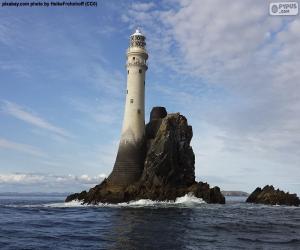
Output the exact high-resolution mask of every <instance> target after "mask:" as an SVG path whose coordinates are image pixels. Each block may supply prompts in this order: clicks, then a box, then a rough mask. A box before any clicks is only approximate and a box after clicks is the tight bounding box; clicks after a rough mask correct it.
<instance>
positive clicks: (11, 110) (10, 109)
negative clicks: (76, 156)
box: [1, 100, 71, 137]
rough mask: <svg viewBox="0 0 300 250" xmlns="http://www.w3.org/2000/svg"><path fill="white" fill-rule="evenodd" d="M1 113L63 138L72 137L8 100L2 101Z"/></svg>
mask: <svg viewBox="0 0 300 250" xmlns="http://www.w3.org/2000/svg"><path fill="white" fill-rule="evenodd" d="M1 111H2V112H4V113H6V114H8V115H11V116H13V117H15V118H17V119H19V120H22V121H24V122H26V123H29V124H31V125H33V126H35V127H38V128H41V129H45V130H47V131H50V132H52V133H54V134H56V135H59V136H62V137H71V135H70V134H69V133H68V132H67V131H66V130H64V129H63V128H60V127H57V126H55V125H53V124H51V123H50V122H48V121H46V120H44V119H43V118H41V117H40V116H39V115H36V114H33V113H31V112H29V111H26V110H25V108H24V107H21V106H19V105H17V104H15V103H13V102H9V101H6V100H4V101H2V106H1Z"/></svg>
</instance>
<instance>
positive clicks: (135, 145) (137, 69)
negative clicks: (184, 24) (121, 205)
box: [108, 29, 148, 186]
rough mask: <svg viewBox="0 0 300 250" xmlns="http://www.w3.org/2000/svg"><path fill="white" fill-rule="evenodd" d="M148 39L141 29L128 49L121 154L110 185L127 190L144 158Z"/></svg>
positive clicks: (137, 175) (137, 31)
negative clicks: (123, 187)
mask: <svg viewBox="0 0 300 250" xmlns="http://www.w3.org/2000/svg"><path fill="white" fill-rule="evenodd" d="M145 40H146V38H145V36H144V35H143V34H142V33H141V31H140V30H139V29H136V31H135V33H133V34H132V35H131V36H130V46H129V48H128V49H127V62H126V69H127V89H126V102H125V113H124V120H123V127H122V134H121V140H120V144H119V150H118V154H117V158H116V162H115V165H114V169H113V171H112V173H111V174H110V176H109V177H108V181H109V182H110V183H111V184H113V185H115V186H126V185H128V184H131V183H133V182H134V181H136V180H138V178H139V177H140V175H141V172H142V170H143V159H144V154H145V149H144V147H145V143H144V140H145V77H146V71H147V69H148V66H147V59H148V53H147V51H146V48H145V46H146V42H145Z"/></svg>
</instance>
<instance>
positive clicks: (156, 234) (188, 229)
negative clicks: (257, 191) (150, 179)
mask: <svg viewBox="0 0 300 250" xmlns="http://www.w3.org/2000/svg"><path fill="white" fill-rule="evenodd" d="M64 198H65V197H63V196H61V197H60V196H53V197H52V196H44V197H41V196H24V195H19V196H18V195H14V196H0V249H13V250H15V249H300V208H297V207H286V206H264V205H253V204H246V203H245V202H244V201H245V198H243V197H226V198H227V200H226V201H227V204H226V205H216V204H206V203H204V202H203V201H202V200H201V199H197V198H195V197H193V196H189V195H187V196H184V197H181V198H178V199H177V200H176V202H153V201H150V200H140V201H136V202H131V203H129V204H127V203H122V204H118V205H110V204H101V205H99V206H85V205H81V204H80V203H79V202H71V203H64V202H63V200H64Z"/></svg>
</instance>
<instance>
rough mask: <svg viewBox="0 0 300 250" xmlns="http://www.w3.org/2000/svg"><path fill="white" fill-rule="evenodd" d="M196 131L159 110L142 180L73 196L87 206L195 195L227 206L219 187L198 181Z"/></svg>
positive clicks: (148, 130)
mask: <svg viewBox="0 0 300 250" xmlns="http://www.w3.org/2000/svg"><path fill="white" fill-rule="evenodd" d="M192 136H193V130H192V127H191V126H190V125H188V123H187V119H186V118H185V117H184V116H183V115H181V114H180V113H173V114H167V111H166V110H165V108H163V107H155V108H153V109H152V111H151V114H150V121H149V123H148V124H147V125H146V140H145V143H146V149H147V153H146V156H145V160H144V169H143V172H142V175H141V177H140V179H139V180H138V181H137V182H135V183H132V184H131V185H128V186H127V187H124V188H121V189H120V188H119V187H116V186H113V185H111V184H110V183H109V181H108V180H107V179H105V180H104V181H103V182H102V183H101V184H99V185H97V186H95V187H93V188H91V189H90V190H89V191H88V192H85V191H84V192H81V193H78V194H72V195H70V196H68V197H67V199H66V201H71V200H74V199H78V200H82V201H83V202H84V203H93V204H95V203H99V202H109V203H118V202H127V201H130V200H138V199H151V200H175V199H176V198H177V197H180V196H184V195H185V194H187V193H193V194H194V195H195V196H196V197H199V198H202V199H203V200H205V201H206V202H208V203H225V198H224V196H223V195H222V194H221V191H220V189H219V188H218V187H214V188H210V186H209V185H208V184H207V183H203V182H196V181H195V156H194V152H193V149H192V147H191V146H190V142H191V139H192Z"/></svg>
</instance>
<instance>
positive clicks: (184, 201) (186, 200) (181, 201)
mask: <svg viewBox="0 0 300 250" xmlns="http://www.w3.org/2000/svg"><path fill="white" fill-rule="evenodd" d="M199 204H206V202H205V201H204V200H203V199H201V198H197V197H195V196H194V195H193V194H192V193H189V194H186V195H184V196H182V197H178V198H176V200H175V201H153V200H150V199H140V200H136V201H130V202H122V203H117V204H111V203H99V204H96V205H88V204H83V203H82V202H81V201H79V200H74V201H70V202H58V203H46V204H31V205H7V206H10V207H46V208H47V207H52V208H75V207H178V206H181V207H194V206H197V205H199Z"/></svg>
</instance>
